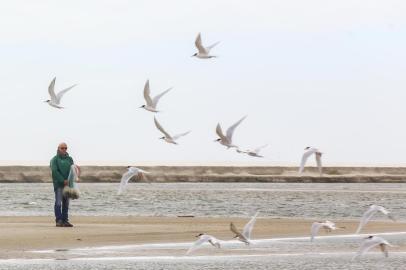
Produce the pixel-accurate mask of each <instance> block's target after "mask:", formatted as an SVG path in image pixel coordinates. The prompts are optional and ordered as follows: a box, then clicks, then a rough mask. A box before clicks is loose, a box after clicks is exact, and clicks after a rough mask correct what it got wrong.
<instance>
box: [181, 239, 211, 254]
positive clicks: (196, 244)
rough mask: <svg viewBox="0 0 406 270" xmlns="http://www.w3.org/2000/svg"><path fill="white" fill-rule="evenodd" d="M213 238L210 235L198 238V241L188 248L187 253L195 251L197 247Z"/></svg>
mask: <svg viewBox="0 0 406 270" xmlns="http://www.w3.org/2000/svg"><path fill="white" fill-rule="evenodd" d="M210 239H211V237H210V236H209V235H202V236H200V238H199V239H197V241H196V242H194V243H193V245H192V246H191V247H190V248H189V249H188V251H187V252H186V254H189V253H191V252H193V251H195V250H196V249H198V248H200V246H201V245H203V244H204V243H206V242H207V241H209V240H210Z"/></svg>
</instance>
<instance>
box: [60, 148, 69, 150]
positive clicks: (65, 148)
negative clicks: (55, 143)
mask: <svg viewBox="0 0 406 270" xmlns="http://www.w3.org/2000/svg"><path fill="white" fill-rule="evenodd" d="M59 149H61V150H66V149H68V147H61V148H59Z"/></svg>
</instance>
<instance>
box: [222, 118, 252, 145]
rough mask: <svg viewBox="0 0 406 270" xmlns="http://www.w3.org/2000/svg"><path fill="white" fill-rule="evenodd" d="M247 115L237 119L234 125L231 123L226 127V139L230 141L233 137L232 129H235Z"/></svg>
mask: <svg viewBox="0 0 406 270" xmlns="http://www.w3.org/2000/svg"><path fill="white" fill-rule="evenodd" d="M246 117H247V116H244V117H243V118H241V119H240V120H238V121H237V122H236V123H235V124H234V125H232V126H231V127H229V128H228V129H227V134H226V136H227V139H228V140H229V141H230V142H231V141H232V139H233V133H234V130H235V129H236V127H238V125H239V124H241V122H242V121H243V120H244V119H245V118H246Z"/></svg>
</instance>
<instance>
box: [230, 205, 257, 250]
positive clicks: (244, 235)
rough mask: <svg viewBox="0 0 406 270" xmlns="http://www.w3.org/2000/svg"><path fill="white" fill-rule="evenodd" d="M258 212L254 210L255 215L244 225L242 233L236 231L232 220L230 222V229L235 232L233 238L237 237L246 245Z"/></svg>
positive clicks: (248, 242)
mask: <svg viewBox="0 0 406 270" xmlns="http://www.w3.org/2000/svg"><path fill="white" fill-rule="evenodd" d="M258 213H259V212H256V213H255V215H254V216H253V217H252V218H251V220H250V221H249V222H248V223H247V224H246V225H245V226H244V229H243V231H242V233H241V232H239V231H238V229H237V227H236V226H235V225H234V223H232V222H231V223H230V230H231V231H232V232H233V233H235V237H234V238H237V239H238V240H239V241H241V242H243V243H245V244H246V245H249V244H250V240H251V232H252V229H253V228H254V225H255V221H256V220H257V216H258Z"/></svg>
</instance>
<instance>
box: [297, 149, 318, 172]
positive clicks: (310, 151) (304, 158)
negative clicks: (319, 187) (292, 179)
mask: <svg viewBox="0 0 406 270" xmlns="http://www.w3.org/2000/svg"><path fill="white" fill-rule="evenodd" d="M304 150H305V151H306V152H304V154H303V156H302V161H301V163H300V168H299V173H302V172H303V170H304V167H305V165H306V161H307V159H308V158H309V157H310V156H311V155H312V154H314V156H315V157H316V163H317V168H318V169H319V174H320V176H321V175H322V173H323V171H322V166H321V155H322V153H321V152H320V151H319V149H317V148H314V147H310V146H308V147H306V148H305V149H304Z"/></svg>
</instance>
